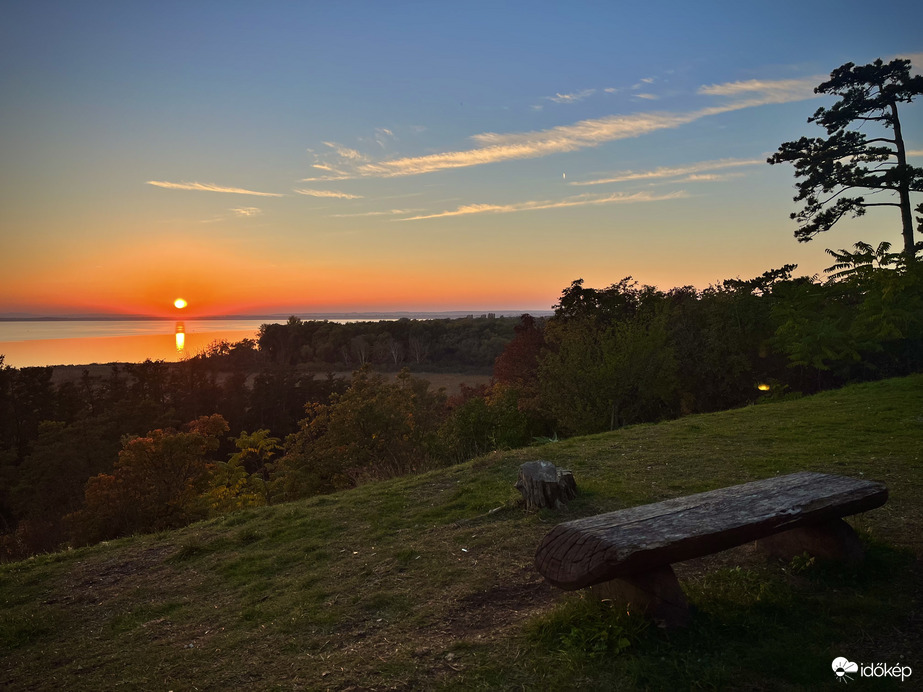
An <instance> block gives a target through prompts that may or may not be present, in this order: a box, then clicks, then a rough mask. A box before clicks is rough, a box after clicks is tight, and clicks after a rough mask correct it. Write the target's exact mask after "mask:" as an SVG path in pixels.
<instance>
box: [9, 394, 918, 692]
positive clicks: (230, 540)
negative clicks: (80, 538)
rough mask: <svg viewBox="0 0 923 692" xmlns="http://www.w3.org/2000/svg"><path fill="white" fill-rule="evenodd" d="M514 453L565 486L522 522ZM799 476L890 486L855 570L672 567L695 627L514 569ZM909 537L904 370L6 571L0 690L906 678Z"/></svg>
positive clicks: (912, 402) (913, 591)
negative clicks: (663, 623)
mask: <svg viewBox="0 0 923 692" xmlns="http://www.w3.org/2000/svg"><path fill="white" fill-rule="evenodd" d="M532 459H548V460H550V461H552V462H554V463H556V464H558V465H563V466H564V467H566V468H570V469H572V470H573V472H574V474H575V476H576V479H577V483H578V486H579V490H580V494H579V496H578V498H577V500H575V501H574V502H573V503H571V505H570V506H569V507H568V508H567V510H565V511H564V512H561V513H552V512H541V513H527V512H525V511H524V510H522V509H521V508H520V507H519V506H518V503H517V499H518V493H517V491H516V490H515V489H514V488H513V482H514V481H515V479H516V473H517V468H518V466H519V464H521V463H522V462H523V461H528V460H532ZM798 470H815V471H824V472H832V473H841V474H845V475H852V476H862V477H865V478H870V479H874V480H880V481H883V482H885V483H886V484H887V485H888V487H889V488H890V490H891V499H890V500H889V502H888V503H887V504H886V505H885V506H884V507H882V508H880V509H876V510H874V511H872V512H868V513H866V514H863V515H859V516H856V517H853V518H852V519H851V520H850V521H851V523H852V524H853V525H854V526H855V527H856V528H857V529H858V530H859V531H860V535H861V536H862V538H863V540H864V541H865V542H866V544H867V546H868V557H867V560H866V561H865V563H864V564H863V565H862V566H861V567H859V568H856V569H846V568H841V567H833V566H827V565H823V564H814V563H813V561H811V560H809V559H807V558H798V559H796V560H793V561H792V562H791V563H782V562H778V561H775V562H774V561H771V560H767V559H765V558H763V557H761V556H760V555H758V554H756V553H755V552H754V550H753V548H752V546H744V547H741V548H738V549H735V550H731V551H726V552H724V553H721V554H719V555H715V556H711V557H708V558H702V559H698V560H692V561H689V562H686V563H681V564H679V565H677V566H676V571H677V575H678V576H679V578H680V582H681V583H682V584H683V587H684V589H685V590H686V591H687V594H688V595H689V598H690V602H691V603H692V604H693V606H694V608H695V611H694V617H693V624H692V626H691V627H689V628H687V629H686V630H683V631H678V632H663V631H661V630H658V629H657V628H655V627H652V626H648V625H647V623H646V621H644V620H643V619H641V618H638V617H636V616H630V615H627V614H624V613H618V612H614V611H613V609H612V608H611V607H608V606H607V605H606V604H601V605H597V604H594V603H593V602H591V601H588V600H585V599H583V598H581V596H580V595H579V594H564V593H563V592H560V591H557V590H555V589H553V588H551V587H550V586H548V585H546V584H545V583H544V582H543V580H542V579H541V577H540V576H539V575H538V574H537V573H536V572H535V570H534V568H533V566H532V557H533V554H534V551H535V548H536V546H537V544H538V542H539V540H540V539H541V537H542V536H543V535H544V534H545V533H546V532H547V531H548V530H549V529H550V528H551V527H552V526H553V525H554V524H555V523H558V522H559V521H563V520H566V519H568V518H574V517H577V516H583V515H587V514H595V513H598V512H601V511H609V510H613V509H617V508H620V507H626V506H631V505H635V504H640V503H646V502H652V501H657V500H661V499H664V498H668V497H673V496H677V495H685V494H688V493H692V492H698V491H702V490H707V489H711V488H716V487H721V486H726V485H730V484H734V483H739V482H745V481H749V480H755V479H759V478H764V477H768V476H772V475H775V474H784V473H789V472H793V471H798ZM921 536H923V376H915V377H909V378H903V379H898V380H888V381H882V382H875V383H869V384H863V385H859V386H853V387H849V388H846V389H843V390H838V391H831V392H827V393H824V394H821V395H818V396H814V397H810V398H804V399H799V400H795V401H788V402H781V403H773V404H766V405H759V406H752V407H748V408H745V409H739V410H734V411H728V412H722V413H717V414H710V415H700V416H690V417H687V418H683V419H681V420H677V421H672V422H668V423H663V424H659V425H640V426H635V427H631V428H626V429H623V430H621V431H617V432H614V433H609V434H604V435H596V436H592V437H583V438H575V439H572V440H567V441H562V442H556V443H550V444H547V445H544V446H540V447H532V448H528V449H523V450H515V451H512V452H507V453H494V454H491V455H488V456H486V457H482V458H479V459H476V460H474V461H472V462H469V463H467V464H463V465H460V466H456V467H451V468H447V469H442V470H439V471H435V472H432V473H429V474H425V475H421V476H415V477H408V478H401V479H395V480H393V481H389V482H384V483H377V484H370V485H367V486H363V487H360V488H358V489H356V490H352V491H349V492H344V493H341V494H337V495H330V496H324V497H317V498H313V499H311V500H308V501H305V502H298V503H292V504H286V505H278V506H273V507H265V508H260V509H256V510H251V511H244V512H240V513H237V514H233V515H228V516H225V517H222V518H218V519H215V520H212V521H208V522H204V523H200V524H196V525H193V526H190V527H187V528H185V529H182V530H179V531H173V532H169V533H163V534H158V535H149V536H138V537H133V538H129V539H124V540H119V541H112V542H109V543H107V544H102V545H98V546H94V547H90V548H85V549H80V550H73V551H67V552H63V553H58V554H54V555H48V556H41V557H37V558H33V559H30V560H27V561H25V562H21V563H14V564H9V565H3V566H0V688H3V689H9V690H19V689H69V690H74V689H107V690H114V689H146V690H157V689H159V690H173V689H177V690H178V689H216V690H217V689H244V688H246V689H394V688H397V689H403V688H422V689H432V688H449V689H505V688H510V689H512V688H516V689H521V688H523V687H524V688H526V689H536V690H548V689H571V688H577V687H580V688H581V689H619V688H628V689H631V688H637V687H649V688H653V689H659V688H666V687H673V688H676V689H687V688H690V687H697V686H701V687H704V688H716V687H730V688H741V687H743V688H747V689H777V688H780V687H784V688H788V687H802V686H803V687H810V688H817V687H823V686H825V685H826V686H829V687H831V688H833V687H834V686H835V685H836V682H837V681H836V678H835V676H834V675H833V673H832V670H831V667H830V663H831V661H832V660H833V658H835V657H837V656H846V657H848V658H849V659H850V660H852V661H860V662H882V661H885V662H889V663H891V664H896V663H898V662H901V663H904V664H906V665H910V666H912V667H913V668H914V670H915V676H916V677H920V678H923V642H921V635H920V632H921V630H923V606H921V603H920V598H921V593H923V560H921V557H923V543H921ZM863 682H864V683H868V682H872V681H863ZM898 684H899V683H898Z"/></svg>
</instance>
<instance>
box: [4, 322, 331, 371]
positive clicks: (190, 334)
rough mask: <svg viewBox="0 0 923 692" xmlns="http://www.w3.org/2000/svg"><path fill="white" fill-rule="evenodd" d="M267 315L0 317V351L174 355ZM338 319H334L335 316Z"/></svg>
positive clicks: (70, 360) (11, 361)
mask: <svg viewBox="0 0 923 692" xmlns="http://www.w3.org/2000/svg"><path fill="white" fill-rule="evenodd" d="M268 321H271V320H182V321H176V322H173V321H153V320H148V321H131V322H128V321H126V322H120V321H114V320H113V321H100V322H92V321H54V322H51V321H49V322H0V355H3V356H4V363H5V364H6V365H10V366H13V367H16V368H25V367H31V366H35V365H88V364H91V363H115V362H125V363H139V362H141V361H144V360H146V359H148V358H150V359H151V360H165V361H171V362H172V361H178V360H182V359H183V358H188V357H190V356H194V355H196V354H198V353H200V352H202V351H203V350H205V349H206V348H207V347H208V346H209V345H210V344H211V343H212V342H214V341H218V340H227V341H231V342H234V341H240V340H241V339H246V338H250V339H253V338H256V335H257V332H258V331H259V328H260V325H261V324H264V323H266V322H268ZM338 321H339V320H338Z"/></svg>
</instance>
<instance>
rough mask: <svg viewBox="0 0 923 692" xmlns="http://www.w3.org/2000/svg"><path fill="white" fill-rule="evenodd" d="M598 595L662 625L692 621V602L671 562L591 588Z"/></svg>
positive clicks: (675, 625)
mask: <svg viewBox="0 0 923 692" xmlns="http://www.w3.org/2000/svg"><path fill="white" fill-rule="evenodd" d="M590 592H591V593H592V594H593V595H594V596H596V597H597V598H601V599H605V600H611V601H613V602H615V603H618V604H620V605H621V606H623V607H624V608H625V609H626V611H627V612H629V613H634V612H638V613H644V614H645V615H647V616H648V617H649V618H651V619H652V620H653V621H654V622H655V623H657V625H658V626H660V627H683V626H685V625H688V624H689V620H690V615H689V602H688V601H687V600H686V594H684V593H683V589H682V587H681V586H680V585H679V581H678V580H677V579H676V573H675V572H674V571H673V568H672V567H670V566H669V565H667V566H665V567H658V568H656V569H653V570H651V571H650V572H642V573H640V574H631V575H627V576H625V577H621V578H619V579H612V580H611V581H604V582H602V583H600V584H596V585H594V586H591V587H590Z"/></svg>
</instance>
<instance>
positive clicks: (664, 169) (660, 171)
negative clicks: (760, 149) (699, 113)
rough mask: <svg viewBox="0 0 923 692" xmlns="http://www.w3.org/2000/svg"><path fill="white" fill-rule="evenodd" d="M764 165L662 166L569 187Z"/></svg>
mask: <svg viewBox="0 0 923 692" xmlns="http://www.w3.org/2000/svg"><path fill="white" fill-rule="evenodd" d="M763 163H766V160H765V159H718V160H717V161H699V162H697V163H691V164H689V165H687V166H661V167H660V168H655V169H653V170H649V171H619V172H617V173H613V174H612V175H610V176H606V177H605V178H597V179H594V180H576V181H571V182H569V183H568V185H603V184H606V183H624V182H627V181H634V180H657V179H661V178H678V177H680V176H684V175H685V176H694V175H700V174H701V173H704V172H706V171H716V170H721V169H724V168H739V167H741V166H756V165H760V164H763ZM687 179H690V178H687ZM697 180H700V181H701V180H704V178H698V179H697Z"/></svg>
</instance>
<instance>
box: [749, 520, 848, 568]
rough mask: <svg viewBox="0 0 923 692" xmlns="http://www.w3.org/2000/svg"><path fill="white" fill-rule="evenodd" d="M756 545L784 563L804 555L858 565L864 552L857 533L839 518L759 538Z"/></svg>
mask: <svg viewBox="0 0 923 692" xmlns="http://www.w3.org/2000/svg"><path fill="white" fill-rule="evenodd" d="M756 545H757V547H758V548H760V549H761V550H764V551H766V552H768V553H769V554H770V555H774V556H775V557H780V558H782V559H784V560H791V559H792V558H793V557H795V556H797V555H801V554H803V553H805V552H807V553H808V554H810V555H813V556H814V557H818V558H821V559H822V560H837V561H839V562H845V563H847V564H858V563H859V562H861V561H862V558H863V556H864V553H865V551H864V550H863V548H862V544H861V543H860V542H859V537H858V536H857V535H856V532H855V531H853V528H852V527H851V526H850V525H849V524H847V523H846V522H845V521H843V520H842V519H834V520H833V521H829V522H826V523H824V524H817V525H816V526H804V527H802V528H800V529H791V530H790V531H783V532H782V533H777V534H776V535H774V536H769V537H767V538H761V539H760V540H758V541H757V542H756Z"/></svg>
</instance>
